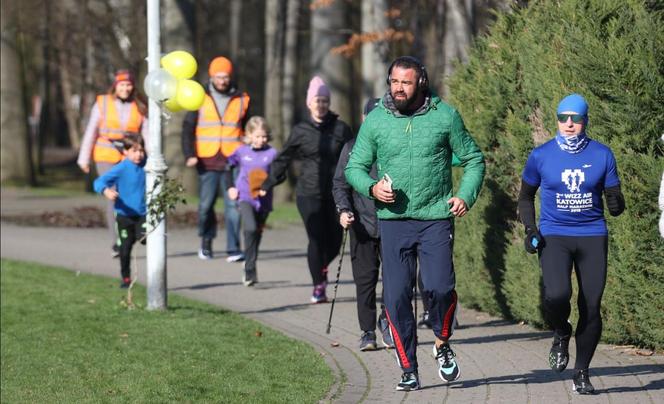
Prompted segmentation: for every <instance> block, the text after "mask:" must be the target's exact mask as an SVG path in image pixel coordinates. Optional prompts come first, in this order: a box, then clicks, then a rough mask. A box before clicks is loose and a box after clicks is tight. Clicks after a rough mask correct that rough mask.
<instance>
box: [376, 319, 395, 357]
mask: <svg viewBox="0 0 664 404" xmlns="http://www.w3.org/2000/svg"><path fill="white" fill-rule="evenodd" d="M378 328H379V329H380V334H381V336H382V338H381V340H382V342H383V346H385V348H386V349H392V348H394V340H393V339H392V334H391V333H390V323H389V322H388V321H387V316H385V313H380V316H378Z"/></svg>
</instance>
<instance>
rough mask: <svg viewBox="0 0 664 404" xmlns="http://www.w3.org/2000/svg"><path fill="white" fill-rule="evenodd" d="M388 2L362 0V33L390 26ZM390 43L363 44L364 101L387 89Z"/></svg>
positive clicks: (378, 31)
mask: <svg viewBox="0 0 664 404" xmlns="http://www.w3.org/2000/svg"><path fill="white" fill-rule="evenodd" d="M386 13H387V2H386V1H385V0H363V1H362V33H363V34H369V33H375V34H382V33H384V32H385V31H386V30H387V29H388V27H389V23H388V20H387V15H386ZM388 48H389V47H388V44H387V42H386V41H384V40H378V41H372V42H364V43H363V44H362V103H361V104H360V109H362V107H363V106H364V103H365V102H366V100H367V99H369V98H377V97H381V96H382V95H383V94H384V93H385V91H387V84H386V82H385V77H386V76H387V68H388V66H389V65H388V63H389V62H388V61H387V52H388Z"/></svg>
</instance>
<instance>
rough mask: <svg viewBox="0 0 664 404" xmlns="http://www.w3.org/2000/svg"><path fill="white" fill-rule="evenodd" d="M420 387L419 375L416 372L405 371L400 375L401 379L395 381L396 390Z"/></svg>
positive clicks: (409, 389)
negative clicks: (397, 381)
mask: <svg viewBox="0 0 664 404" xmlns="http://www.w3.org/2000/svg"><path fill="white" fill-rule="evenodd" d="M419 388H420V377H419V376H418V375H417V372H405V373H404V374H402V375H401V381H400V382H399V383H397V390H398V391H412V390H417V389H419Z"/></svg>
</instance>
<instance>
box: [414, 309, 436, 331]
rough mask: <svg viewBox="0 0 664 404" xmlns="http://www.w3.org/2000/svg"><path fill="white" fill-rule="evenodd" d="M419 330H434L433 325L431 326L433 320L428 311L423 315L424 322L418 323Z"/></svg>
mask: <svg viewBox="0 0 664 404" xmlns="http://www.w3.org/2000/svg"><path fill="white" fill-rule="evenodd" d="M417 328H420V329H426V330H430V329H432V328H433V324H431V319H430V318H429V312H428V311H426V310H425V311H424V313H422V320H420V321H419V322H418V323H417Z"/></svg>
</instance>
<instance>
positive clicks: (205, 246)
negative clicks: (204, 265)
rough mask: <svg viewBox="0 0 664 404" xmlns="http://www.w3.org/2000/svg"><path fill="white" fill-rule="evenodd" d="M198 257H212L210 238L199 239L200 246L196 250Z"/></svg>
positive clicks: (209, 258)
mask: <svg viewBox="0 0 664 404" xmlns="http://www.w3.org/2000/svg"><path fill="white" fill-rule="evenodd" d="M198 258H200V259H202V260H211V259H212V239H211V238H203V239H201V248H200V249H199V250H198Z"/></svg>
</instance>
